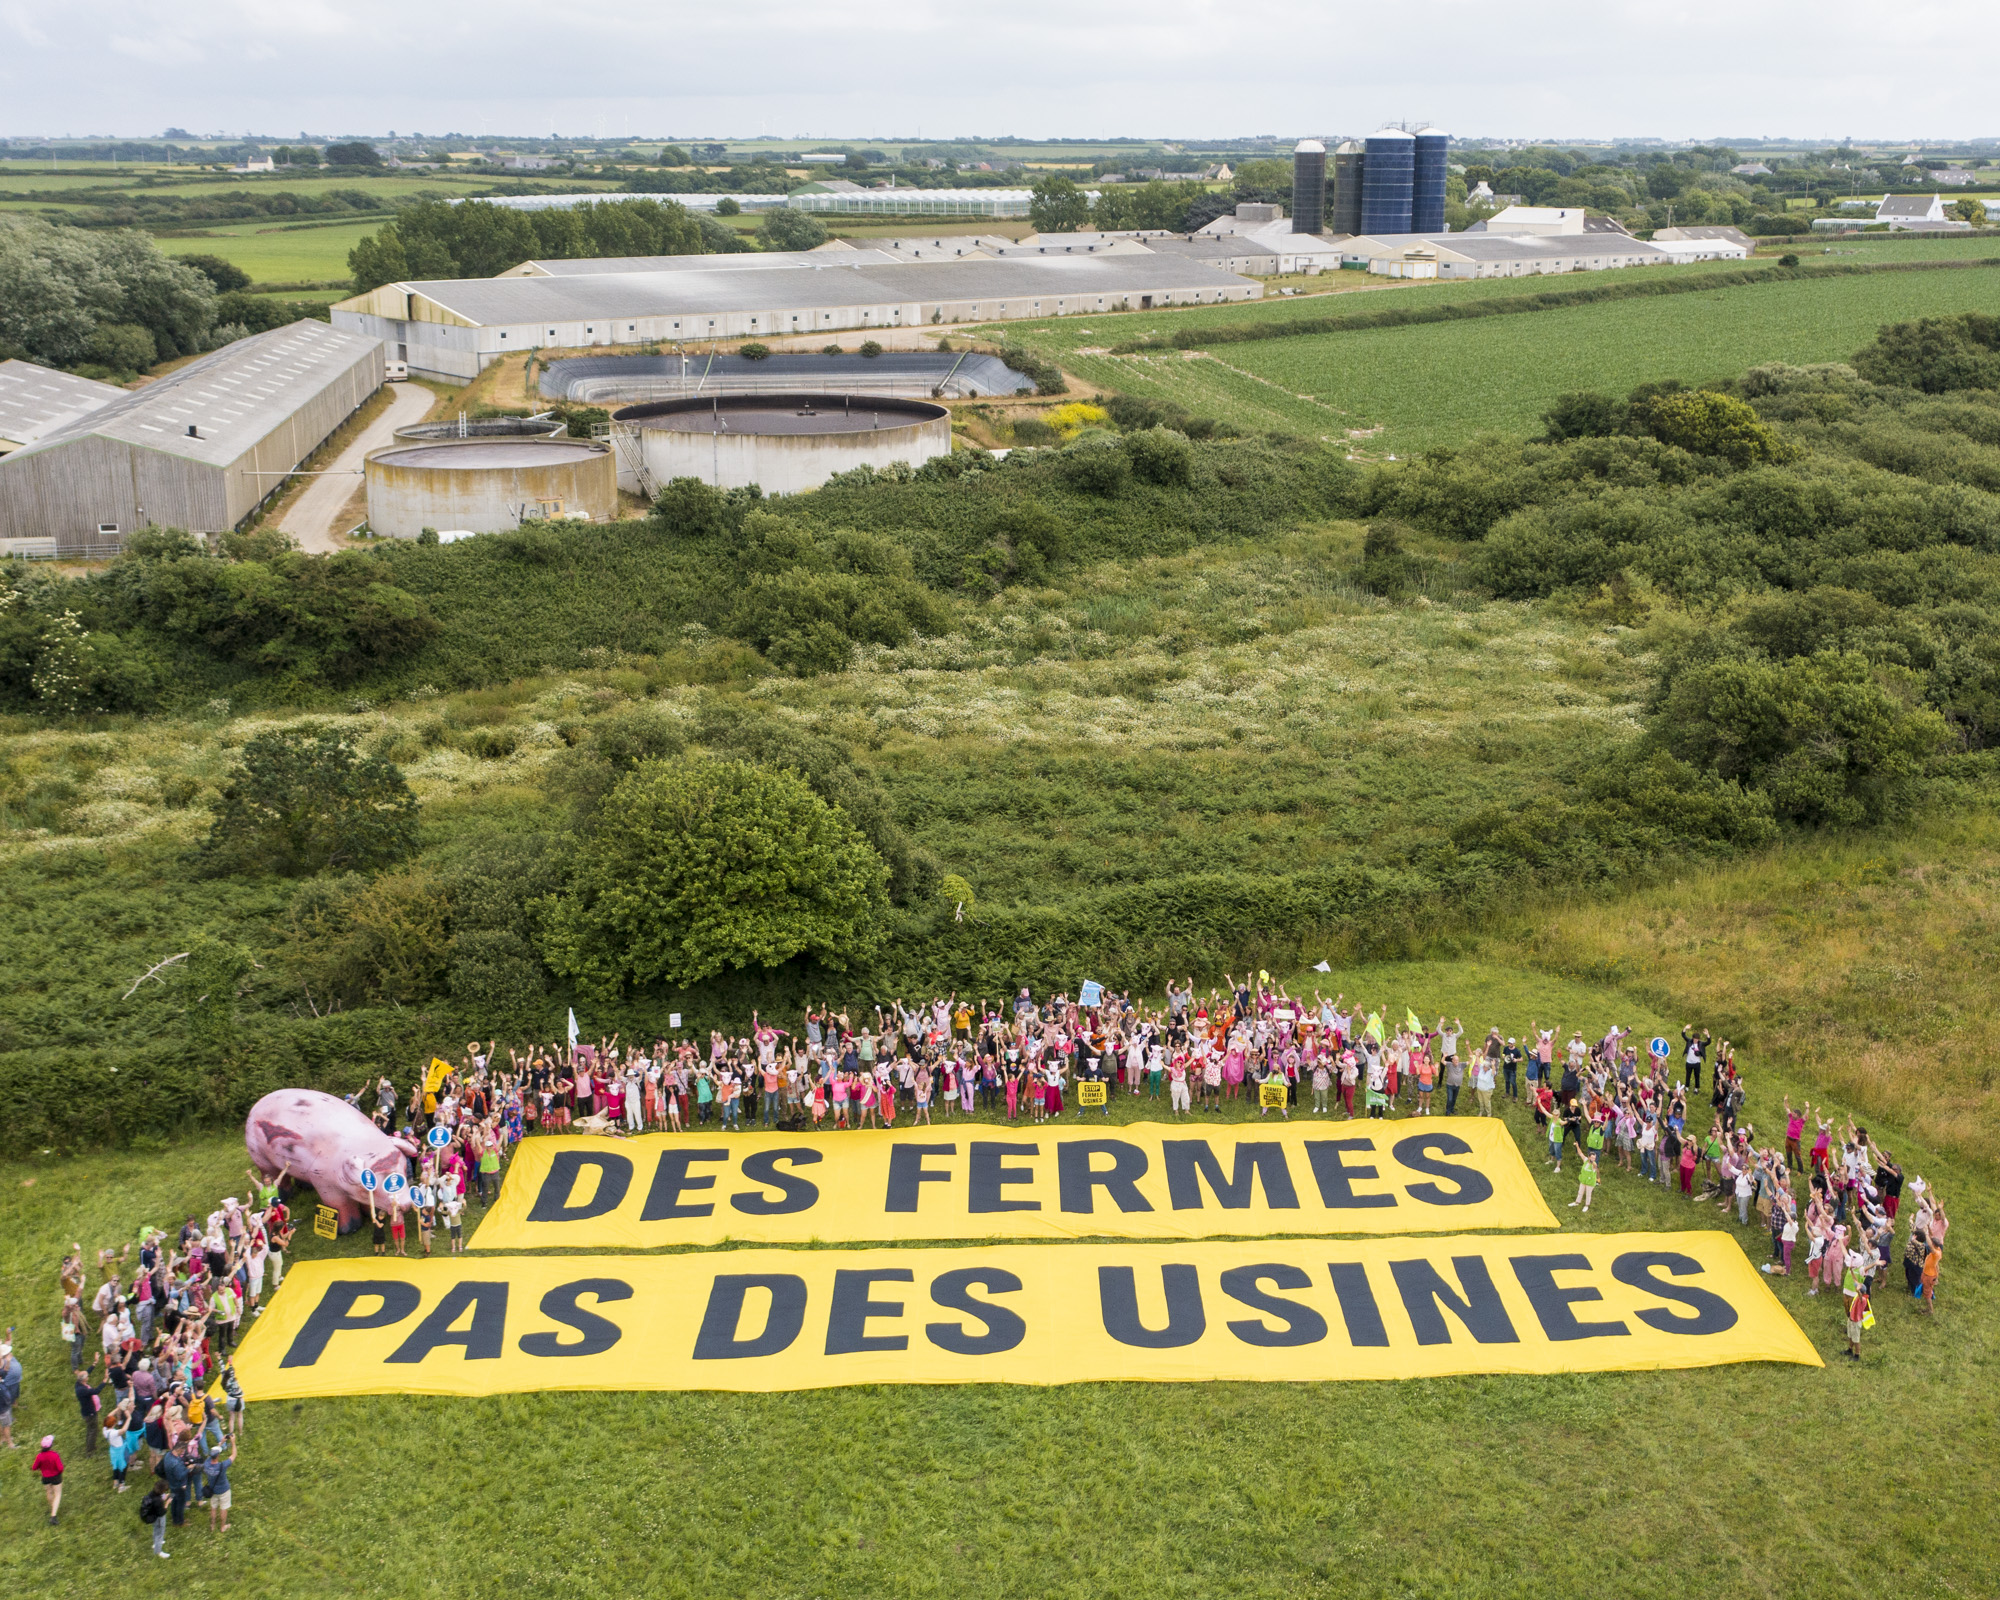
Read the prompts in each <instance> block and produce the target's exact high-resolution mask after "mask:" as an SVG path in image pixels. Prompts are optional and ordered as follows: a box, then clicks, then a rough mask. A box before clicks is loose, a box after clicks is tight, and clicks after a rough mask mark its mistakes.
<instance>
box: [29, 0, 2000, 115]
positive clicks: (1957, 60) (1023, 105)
mask: <svg viewBox="0 0 2000 1600" xmlns="http://www.w3.org/2000/svg"><path fill="white" fill-rule="evenodd" d="M1407 119H1422V120H1424V121H1429V122H1434V123H1436V124H1438V125H1439V126H1441V127H1444V128H1446V129H1448V130H1450V131H1452V132H1454V133H1458V134H1484V135H1495V136H1502V137H1516V138H1541V137H1555V138H1562V137H1570V138H1588V137H1600V136H1619V135H1633V136H1645V135H1651V136H1657V137H1662V138H1669V139H1708V138H1714V137H1727V136H1732V135H1733V136H1743V137H1758V136H1771V137H1780V136H1795V137H1806V138H1814V139H1834V138H1839V137H1841V136H1842V135H1848V134H1851V135H1854V136H1856V137H1861V138H1883V139H1889V138H1896V139H1909V138H1917V139H1921V138H1932V139H1943V138H1984V137H1993V136H2000V4H1995V3H1994V0H1937V3H1924V0H1907V3H1903V4H1898V5H1894V6H1887V7H1885V6H1883V5H1880V4H1877V3H1868V4H1863V3H1861V0H1593V3H1581V0H1519V3H1517V4H1514V5H1509V6H1496V5H1492V4H1490V3H1486V0H1480V3H1473V0H1429V3H1425V4H1421V5H1408V4H1405V5H1394V6H1386V7H1383V6H1378V7H1372V8H1362V7H1359V6H1340V7H1334V6H1328V5H1323V4H1322V5H1315V4H1312V3H1311V0H1293V3H1290V4H1279V3H1277V0H1096V3H1094V4H1087V5H1084V4H1076V3H1075V0H1001V3H999V4H995V5H974V4H967V3H964V0H958V3H949V4H948V3H946V0H877V3H874V4H860V3H856V0H810V3H807V0H709V3H705V4H690V3H688V0H667V3H665V4H658V3H652V4H642V3H638V0H598V3H594V4H589V5H563V4H552V3H550V0H477V3H467V0H455V3H453V4H449V5H445V4H438V3H434V0H396V3H393V4H391V3H389V0H178V3H176V4H171V5H165V4H161V3H159V0H147V3H144V4H140V3H137V0H64V3H62V4H60V5H56V6H50V5H47V4H39V3H38V4H29V3H25V0H0V132H4V133H7V134H11V135H14V136H17V137H18V136H23V135H27V136H56V137H62V136H66V135H75V136H84V135H88V134H100V133H109V134H118V135H124V136H139V135H154V134H158V133H160V132H161V131H162V130H163V129H165V128H167V127H170V126H178V127H183V128H186V129H188V130H189V131H190V132H191V133H195V134H209V133H228V134H231V135H239V134H243V133H246V132H256V133H259V134H273V135H279V136H287V137H289V136H295V135H297V134H298V133H300V132H303V131H310V132H312V133H314V134H321V133H367V134H375V135H380V134H384V133H386V132H388V131H389V130H390V129H394V130H396V131H397V132H399V133H409V132H411V131H415V132H420V133H433V134H434V133H442V132H445V131H452V130H456V131H461V132H465V133H468V134H474V135H476V134H479V133H489V134H501V133H511V134H522V135H540V134H547V133H563V134H569V135H582V136H595V135H598V134H600V133H602V134H603V135H606V136H621V135H625V134H632V135H635V136H641V137H644V136H662V135H670V136H675V137H680V138H687V137H692V136H696V135H708V136H714V137H722V138H750V137H754V136H756V135H758V134H762V133H769V134H773V135H777V136H780V137H786V138H790V137H795V136H798V137H807V138H814V139H833V138H840V137H847V138H857V139H859V138H877V137H879V138H916V137H918V136H919V135H921V136H922V137H924V138H928V139H947V138H952V137H954V136H960V135H964V136H984V137H994V136H998V135H1003V134H1020V135H1027V136H1060V135H1068V136H1073V137H1111V136H1118V135H1134V136H1141V137H1152V138H1159V137H1165V138H1172V137H1174V136H1176V135H1179V136H1185V137H1189V138H1215V137H1227V136H1231V135H1238V134H1260V133H1274V134H1280V135H1285V136H1293V135H1305V134H1319V133H1353V132H1361V131H1365V130H1367V129H1368V128H1371V127H1374V126H1376V125H1378V124H1380V123H1382V122H1384V121H1388V120H1395V121H1403V120H1407Z"/></svg>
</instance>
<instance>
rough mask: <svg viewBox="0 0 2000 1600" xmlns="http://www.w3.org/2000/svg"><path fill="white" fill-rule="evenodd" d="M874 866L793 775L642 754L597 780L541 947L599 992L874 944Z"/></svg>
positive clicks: (879, 875) (877, 897) (830, 958)
mask: <svg viewBox="0 0 2000 1600" xmlns="http://www.w3.org/2000/svg"><path fill="white" fill-rule="evenodd" d="M887 883H888V869H887V868H886V867H885V866H884V865H883V862H882V858H881V857H880V856H879V855H877V854H876V853H875V851H874V850H872V849H871V848H870V847H869V845H868V843H867V841H866V840H864V839H863V838H862V837H861V835H860V834H859V833H858V832H856V830H855V828H854V825H853V823H852V822H850V821H849V820H848V818H847V816H846V814H845V813H844V812H842V811H840V810H838V809H836V808H835V807H833V806H830V805H828V804H827V803H826V802H825V801H824V800H822V799H821V798H820V797H819V796H818V795H816V794H815V793H813V791H812V789H811V788H810V787H809V786H808V785H807V783H806V782H805V780H804V779H803V778H800V777H799V776H797V775H796V774H794V773H791V772H783V771H773V770H771V769H769V768H765V767H757V766H752V765H750V764H749V763H747V762H741V761H706V762H668V761H652V762H646V763H644V764H643V765H641V766H640V767H639V768H638V769H637V770H636V771H634V772H633V773H632V774H631V775H630V776H629V777H627V778H625V779H624V780H623V781H622V782H620V783H619V784H618V786H617V787H616V788H615V789H613V790H612V791H611V793H610V794H609V795H608V796H607V797H606V798H605V800H604V802H603V804H602V805H601V806H600V807H599V810H598V813H597V819H596V826H595V829H594V831H593V832H592V834H591V835H590V837H589V838H588V839H586V840H585V841H584V842H583V844H582V846H581V848H580V849H579V851H578V853H577V858H576V866H575V871H574V873H573V875H572V877H571V880H570V887H569V892H568V893H567V894H566V895H564V896H561V897H559V898H556V899H554V900H551V901H550V902H548V903H547V906H546V909H547V913H548V915H547V921H546V925H545V931H544V952H545V954H546V957H547V959H548V963H549V965H550V966H551V967H552V968H553V969H554V970H555V971H557V972H560V973H563V974H566V975H568V976H570V977H572V978H574V979H575V980H576V981H577V983H578V985H579V986H580V987H581V988H582V989H583V990H584V991H585V992H586V993H589V994H592V995H595V996H601V997H608V996H612V995H615V994H617V993H618V992H619V991H620V990H621V989H622V988H623V987H624V986H625V985H627V984H646V983H651V982H655V981H660V980H664V981H665V982H667V983H670V984H675V985H685V984H690V983H694V982H696V981H698V980H699V979H702V978H706V977H710V976H712V975H713V974H715V973H717V972H720V971H721V970H722V969H723V968H724V967H752V966H756V967H773V966H777V965H778V964H779V963H781V962H784V961H788V960H790V959H791V958H792V957H794V956H800V955H805V956H811V957H813V958H814V959H815V960H817V961H820V962H822V963H824V964H826V965H829V966H834V967H840V966H845V965H846V964H847V963H849V962H851V961H854V960H858V959H862V958H865V957H866V956H868V955H870V954H872V953H873V952H874V951H875V949H876V948H877V947H878V946H879V945H880V943H881V940H882V937H883V929H882V915H883V913H884V911H885V910H886V909H887V905H888V896H887Z"/></svg>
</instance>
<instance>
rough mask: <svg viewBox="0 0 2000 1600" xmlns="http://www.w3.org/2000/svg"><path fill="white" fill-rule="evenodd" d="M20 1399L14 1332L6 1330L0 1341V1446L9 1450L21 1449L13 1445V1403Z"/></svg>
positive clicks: (19, 1364)
mask: <svg viewBox="0 0 2000 1600" xmlns="http://www.w3.org/2000/svg"><path fill="white" fill-rule="evenodd" d="M20 1398H21V1363H20V1362H18V1361H16V1360H15V1359H14V1330H13V1329H12V1328H9V1329H8V1330H7V1337H6V1339H5V1340H4V1341H0V1444H4V1445H5V1446H6V1447H7V1448H8V1449H9V1450H18V1449H20V1448H21V1447H20V1446H19V1445H17V1444H16V1443H14V1402H15V1401H16V1400H18V1399H20Z"/></svg>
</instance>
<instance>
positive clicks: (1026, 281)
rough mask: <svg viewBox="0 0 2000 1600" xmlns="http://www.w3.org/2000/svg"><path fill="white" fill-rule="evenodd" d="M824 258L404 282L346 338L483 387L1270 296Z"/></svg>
mask: <svg viewBox="0 0 2000 1600" xmlns="http://www.w3.org/2000/svg"><path fill="white" fill-rule="evenodd" d="M851 254H855V255H859V254H862V252H852V253H851ZM693 259H695V260H698V261H710V260H713V259H715V258H712V257H696V258H693ZM815 259H816V260H823V261H824V262H825V264H824V265H814V266H793V267H784V268H778V269H774V270H771V271H766V272H740V271H734V270H731V269H729V268H726V267H725V268H720V269H717V270H713V271H704V270H701V269H700V268H698V267H697V268H690V269H689V270H686V271H669V272H653V271H649V272H611V273H602V274H583V275H577V276H552V277H546V278H517V277H506V278H454V279H447V280H442V281H437V282H427V283H391V284H384V285H383V286H382V287H381V288H379V289H371V290H370V291H369V292H368V293H366V294H362V295H356V296H354V297H353V298H352V299H349V300H343V301H340V302H339V303H338V304H336V305H335V306H334V307H333V325H334V327H335V328H337V329H342V330H345V331H347V332H350V333H356V334H363V335H366V336H367V337H369V338H372V339H377V340H381V341H383V342H384V343H385V345H387V346H388V355H389V359H391V360H395V361H407V362H408V363H409V365H410V370H411V371H412V372H421V373H428V374H432V375H435V376H438V377H443V378H471V377H474V376H476V375H477V374H478V372H479V371H480V369H481V368H483V367H485V366H488V365H490V364H491V363H492V362H495V361H497V360H499V359H500V358H501V357H503V356H506V355H509V354H511V353H513V352H514V351H517V350H539V349H558V350H587V349H592V348H595V347H602V346H609V345H636V344H655V343H663V342H664V343H668V344H682V343H694V342H704V341H709V340H718V339H755V340H766V339H779V338H786V337H789V336H792V335H795V334H796V335H809V336H814V337H817V336H819V335H822V334H830V333H840V332H850V331H856V332H868V331H880V330H883V329H894V328H928V327H934V326H937V325H940V324H945V323H957V322H992V321H1001V320H1011V319H1014V318H1021V317H1048V316H1070V315H1075V314H1076V313H1079V312H1086V311H1111V310H1116V309H1119V308H1121V307H1122V308H1128V309H1131V310H1134V311H1140V310H1149V309H1151V308H1152V307H1154V306H1168V305H1176V306H1179V305H1214V304H1217V303H1219V302H1222V301H1229V300H1255V299H1257V298H1259V297H1260V296H1261V295H1262V294H1263V290H1262V288H1261V287H1260V286H1259V285H1257V284H1256V283H1254V282H1252V281H1251V280H1250V279H1248V278H1243V277H1239V276H1237V275H1236V274H1235V273H1232V272H1224V271H1221V270H1220V269H1218V268H1215V267H1211V266H1208V265H1206V264H1204V263H1201V262H1191V261H1181V260H1177V259H1174V258H1173V257H1170V256H1164V255H1156V254H1154V253H1152V252H1150V251H1138V252H1133V253H1132V254H1129V255H1128V254H1122V253H1113V254H1105V255H1095V254H1086V255H1082V256H1076V255H1062V256H1056V255H1051V256H1048V257H1042V256H1039V255H1037V256H1034V257H1032V258H1027V259H1011V258H1010V259H1008V260H1005V261H1000V260H992V259H987V258H984V257H981V258H979V259H972V258H967V259H963V260H950V261H938V262H936V263H932V262H928V261H911V262H897V263H895V264H893V265H889V266H874V265H865V264H864V265H848V264H847V261H846V259H845V257H844V256H843V255H842V254H838V253H834V254H828V255H826V256H824V257H821V256H818V254H817V253H815Z"/></svg>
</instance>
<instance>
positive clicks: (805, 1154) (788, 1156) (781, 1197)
mask: <svg viewBox="0 0 2000 1600" xmlns="http://www.w3.org/2000/svg"><path fill="white" fill-rule="evenodd" d="M825 1159H826V1156H825V1155H824V1154H823V1153H822V1152H820V1151H818V1150H815V1149H813V1148H811V1147H810V1146H809V1145H800V1146H798V1147H797V1148H796V1149H792V1150H759V1151H758V1152H757V1153H756V1154H755V1155H754V1156H745V1157H744V1158H743V1176H744V1177H746V1178H748V1179H749V1180H750V1181H751V1182H752V1183H768V1184H769V1185H770V1186H771V1187H772V1188H773V1189H776V1190H777V1191H778V1194H777V1197H776V1198H775V1199H774V1198H772V1197H771V1196H770V1195H768V1194H750V1193H744V1194H733V1195H731V1196H730V1197H729V1203H730V1204H731V1205H732V1206H734V1207H735V1208H736V1209H737V1210H738V1211H743V1212H747V1213H749V1215H751V1216H753V1217H786V1216H790V1215H791V1214H792V1213H793V1212H794V1211H810V1210H812V1208H813V1207H814V1206H815V1205H817V1204H818V1203H819V1185H818V1184H816V1183H807V1182H806V1180H805V1179H804V1178H801V1177H797V1176H795V1175H793V1174H792V1173H789V1172H780V1171H779V1170H778V1163H779V1162H780V1161H788V1162H790V1163H791V1164H792V1165H793V1166H795V1167H809V1166H811V1165H812V1164H813V1163H814V1162H815V1161H824V1160H825Z"/></svg>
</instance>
